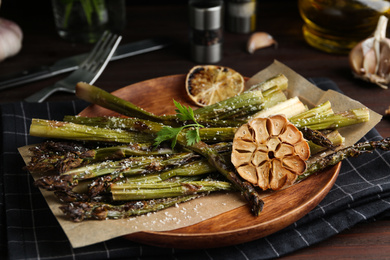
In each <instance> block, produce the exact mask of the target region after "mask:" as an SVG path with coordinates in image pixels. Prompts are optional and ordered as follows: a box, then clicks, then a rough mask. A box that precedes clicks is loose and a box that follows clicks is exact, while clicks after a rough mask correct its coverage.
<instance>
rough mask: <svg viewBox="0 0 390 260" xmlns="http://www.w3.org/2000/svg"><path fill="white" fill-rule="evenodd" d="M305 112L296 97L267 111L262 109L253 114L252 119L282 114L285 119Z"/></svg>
mask: <svg viewBox="0 0 390 260" xmlns="http://www.w3.org/2000/svg"><path fill="white" fill-rule="evenodd" d="M305 111H307V106H305V105H304V104H303V103H302V102H301V101H300V100H299V98H298V97H293V98H290V99H287V100H286V101H283V102H280V103H278V104H276V105H274V106H272V107H270V108H268V109H263V110H261V111H260V112H258V113H256V114H254V115H253V116H252V118H256V117H268V116H270V115H276V114H283V115H285V116H286V117H287V118H290V117H292V116H296V115H298V114H301V113H303V112H305Z"/></svg>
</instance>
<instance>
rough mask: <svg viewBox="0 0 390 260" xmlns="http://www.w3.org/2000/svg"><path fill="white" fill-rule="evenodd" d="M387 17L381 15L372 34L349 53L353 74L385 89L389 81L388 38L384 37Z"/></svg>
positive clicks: (389, 45) (389, 50)
mask: <svg viewBox="0 0 390 260" xmlns="http://www.w3.org/2000/svg"><path fill="white" fill-rule="evenodd" d="M387 23H388V18H387V17H385V16H381V17H380V18H379V21H378V25H377V28H376V30H375V33H374V36H373V37H370V38H367V39H366V40H364V41H362V42H360V43H359V44H357V45H356V46H355V47H354V48H353V49H352V50H351V52H350V54H349V62H350V66H351V69H352V72H353V74H354V75H355V76H356V77H357V78H360V79H363V80H365V81H368V82H371V83H374V84H376V85H378V86H380V87H381V88H384V89H387V88H388V87H387V86H386V85H387V84H389V83H390V56H389V55H390V40H389V39H387V38H386V28H387Z"/></svg>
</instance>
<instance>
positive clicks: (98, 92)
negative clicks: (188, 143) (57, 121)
mask: <svg viewBox="0 0 390 260" xmlns="http://www.w3.org/2000/svg"><path fill="white" fill-rule="evenodd" d="M76 96H77V97H79V98H80V99H82V100H85V101H87V102H90V103H93V104H96V105H99V106H102V107H104V108H107V109H110V110H113V111H116V112H118V113H121V114H122V115H126V116H130V117H137V118H142V119H147V120H151V121H156V122H171V121H172V120H173V119H174V118H164V117H161V116H157V115H154V114H152V113H149V112H147V111H145V110H143V109H142V108H140V107H138V106H136V105H134V104H133V103H131V102H128V101H126V100H123V99H121V98H119V97H116V96H114V95H112V94H110V93H108V92H106V91H104V90H103V89H100V88H98V87H95V86H92V85H90V84H87V83H85V82H79V83H77V85H76Z"/></svg>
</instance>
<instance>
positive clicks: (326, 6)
mask: <svg viewBox="0 0 390 260" xmlns="http://www.w3.org/2000/svg"><path fill="white" fill-rule="evenodd" d="M298 7H299V12H300V14H301V17H302V19H303V20H304V22H305V24H304V26H303V36H304V38H305V40H306V42H307V43H308V44H309V45H311V46H313V47H315V48H317V49H319V50H322V51H325V52H329V53H338V54H347V53H348V52H349V51H350V50H351V49H352V48H353V47H354V46H355V45H356V44H357V43H358V42H360V41H362V40H364V39H365V38H367V37H369V36H371V35H372V34H373V32H374V31H375V28H376V25H377V22H378V19H379V17H380V16H381V15H386V16H389V14H390V2H389V1H384V0H298Z"/></svg>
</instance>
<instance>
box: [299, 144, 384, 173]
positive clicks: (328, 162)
mask: <svg viewBox="0 0 390 260" xmlns="http://www.w3.org/2000/svg"><path fill="white" fill-rule="evenodd" d="M375 149H381V150H383V151H389V150H390V137H388V138H385V139H382V140H379V141H368V142H362V143H357V144H355V145H352V146H349V147H346V148H343V149H340V150H338V151H336V152H334V153H332V154H329V155H327V156H325V157H322V158H320V159H318V160H316V161H315V162H313V163H311V164H310V165H308V167H307V169H306V171H305V172H304V173H303V174H302V175H300V176H298V178H297V181H301V180H303V179H305V178H307V177H308V176H310V175H311V174H313V173H316V172H319V171H321V170H324V169H325V168H327V167H329V166H333V165H335V164H337V163H339V162H341V161H342V160H344V159H346V158H349V157H357V156H360V155H362V154H364V153H372V152H373V150H375Z"/></svg>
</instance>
